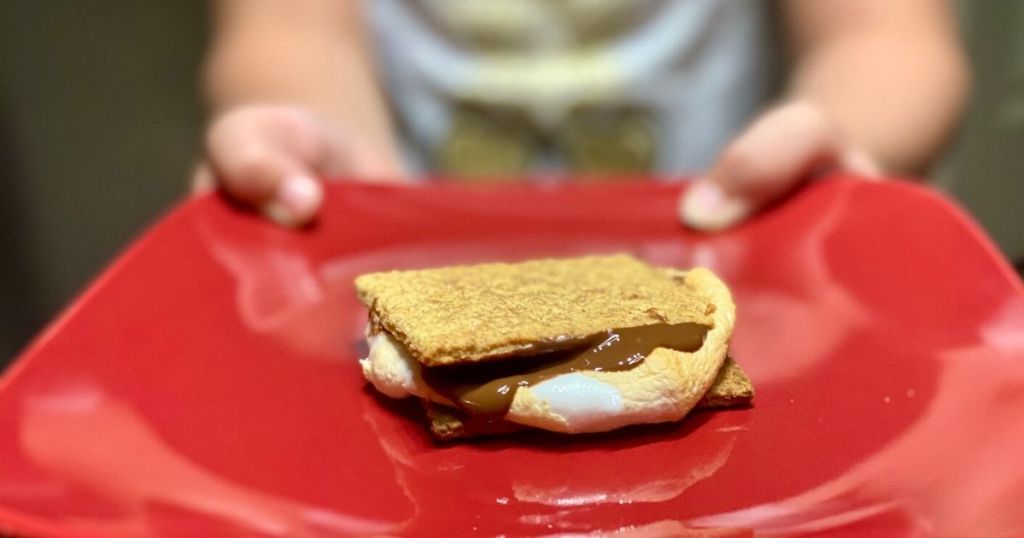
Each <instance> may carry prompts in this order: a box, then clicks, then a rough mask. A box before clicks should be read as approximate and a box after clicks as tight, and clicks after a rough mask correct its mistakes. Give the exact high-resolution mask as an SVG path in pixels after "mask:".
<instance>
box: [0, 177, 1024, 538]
mask: <svg viewBox="0 0 1024 538" xmlns="http://www.w3.org/2000/svg"><path fill="white" fill-rule="evenodd" d="M677 192H678V186H672V185H664V184H643V183H629V184H611V185H602V186H595V185H580V186H573V185H568V186H560V187H556V188H551V187H536V186H526V185H519V186H501V187H494V188H488V187H481V188H470V189H465V188H459V187H454V186H448V185H434V186H422V187H412V188H402V187H380V186H358V185H349V184H336V185H332V186H331V188H330V189H329V192H328V198H327V205H326V211H325V214H324V216H323V218H322V219H321V221H320V222H319V224H318V225H317V226H316V227H315V228H313V229H311V230H308V231H304V232H294V231H288V230H281V229H278V228H275V227H273V226H271V225H269V224H267V223H264V222H262V221H260V220H259V219H258V218H256V217H255V216H252V215H249V214H244V213H240V212H238V211H236V210H234V209H232V208H230V207H229V206H228V205H227V204H225V203H223V202H222V201H221V200H220V199H218V198H217V197H215V196H211V197H207V198H204V199H199V200H194V201H191V202H189V203H187V204H185V205H184V206H183V207H181V208H179V209H177V210H175V211H174V212H173V213H172V214H171V215H170V216H168V217H167V218H166V219H165V220H164V221H163V222H162V223H160V224H159V225H158V226H156V227H155V228H154V229H153V230H152V231H151V232H150V233H149V234H147V235H146V236H145V237H144V238H143V239H142V240H140V241H139V242H138V244H136V245H135V246H134V247H132V248H131V249H130V250H129V251H128V252H127V253H126V254H125V255H124V256H123V257H122V258H121V259H120V260H119V261H118V262H117V263H116V264H115V265H114V266H113V267H112V268H111V269H110V270H108V271H107V273H106V274H104V275H103V276H102V277H101V278H100V279H99V280H98V281H97V282H96V283H95V284H94V285H93V286H92V287H91V288H90V289H89V290H88V291H87V292H86V293H85V294H84V295H83V296H82V297H81V298H80V299H79V300H78V301H77V302H76V303H75V304H74V305H73V306H72V307H71V308H69V309H68V311H67V312H66V313H65V314H64V315H63V316H62V317H61V318H60V319H58V320H57V321H56V322H55V323H54V324H53V325H52V326H51V327H50V328H49V329H48V330H47V331H46V332H45V333H44V334H43V335H41V336H40V337H39V338H38V339H37V341H36V342H35V343H34V344H33V345H32V347H30V348H29V349H28V350H27V351H26V352H25V353H24V354H23V356H22V357H21V358H20V360H19V361H18V363H17V364H16V365H15V366H14V367H13V368H12V369H11V370H10V371H9V372H7V373H6V374H5V376H4V378H3V379H2V380H0V531H3V530H12V531H15V532H19V533H25V534H41V535H55V536H91V535H95V536H125V535H130V536H138V535H147V534H168V535H181V534H189V535H194V534H203V535H221V534H232V533H243V534H257V535H280V536H293V535H329V536H350V535H403V536H449V535H451V536H455V535H458V536H464V535H483V536H490V535H497V534H508V535H572V536H580V535H582V536H587V535H592V534H595V535H596V534H600V533H616V534H615V535H617V536H686V535H700V536H707V535H709V534H710V535H713V536H733V535H745V534H749V533H750V532H751V531H757V532H759V533H764V534H793V533H804V532H810V533H813V532H825V533H828V534H830V535H831V534H837V533H839V534H842V533H846V534H848V535H851V536H859V535H863V534H865V533H872V532H881V531H885V533H886V534H907V535H912V534H915V533H920V532H925V533H930V534H938V535H984V536H990V535H1008V534H1010V535H1012V534H1019V533H1021V532H1024V512H1021V511H1020V510H1019V509H1018V507H1019V506H1020V505H1021V502H1024V462H1022V461H1020V458H1016V457H1015V454H1016V452H1017V451H1018V448H1017V447H1019V446H1020V444H1021V443H1022V442H1024V292H1022V288H1021V285H1020V282H1019V281H1018V280H1016V277H1015V276H1014V275H1013V274H1012V272H1011V271H1010V270H1009V269H1008V268H1007V266H1006V265H1005V264H1004V263H1003V262H1002V261H1001V260H1000V259H999V258H998V256H997V255H996V254H995V253H994V251H993V249H992V247H991V246H990V244H989V243H988V241H987V240H986V239H985V238H984V237H983V236H981V235H980V234H979V233H978V231H977V229H976V227H975V226H974V225H973V224H971V223H970V222H969V221H968V220H967V219H965V218H964V217H963V216H962V215H961V214H960V213H959V212H958V210H956V209H955V208H953V207H952V206H951V205H950V204H949V203H948V202H946V201H945V200H943V199H941V198H939V197H937V196H936V195H934V194H931V193H929V192H926V191H923V190H921V189H919V188H916V187H912V186H906V185H883V184H867V183H860V182H857V181H854V180H848V179H847V180H842V179H837V180H833V181H827V182H822V183H818V184H815V185H812V186H811V187H809V188H807V189H805V190H804V191H803V192H801V193H800V194H799V195H798V196H797V197H796V198H795V199H794V200H793V201H792V203H790V204H787V205H786V206H784V207H780V208H778V209H776V210H774V211H772V212H770V213H769V214H766V215H764V216H763V217H762V218H761V219H759V220H758V221H756V222H754V223H751V224H749V225H746V226H744V227H742V228H740V229H738V230H735V231H733V232H730V233H727V234H723V235H718V236H713V237H709V236H700V235H696V234H692V233H689V232H686V231H684V230H681V229H680V228H679V227H678V226H677V225H676V224H675V222H674V217H673V215H674V211H675V209H674V208H675V196H676V194H677ZM623 251H625V252H631V253H633V254H636V255H638V256H640V257H643V258H645V259H647V260H648V261H650V262H652V263H655V264H659V265H672V266H678V267H689V266H693V265H706V266H710V267H711V268H713V269H714V270H715V271H716V272H717V273H718V274H720V275H722V276H723V278H724V279H725V280H726V281H727V282H729V284H730V285H731V287H732V289H733V291H734V293H735V296H736V302H737V304H738V305H739V323H738V326H737V332H736V335H735V340H734V344H733V350H734V352H735V355H736V356H737V358H738V359H739V360H740V361H741V363H742V364H743V367H744V369H745V370H747V371H748V373H749V374H750V375H751V377H752V378H753V380H754V383H755V385H756V386H757V388H758V398H757V400H756V403H755V406H754V407H753V408H751V409H743V410H731V411H725V412H716V413H697V414H694V415H692V416H690V417H688V418H687V419H686V420H685V421H683V422H682V423H681V424H673V425H664V426H657V427H641V428H630V429H627V430H625V431H622V432H615V433H612V434H603V435H592V436H581V437H574V438H567V437H560V436H556V435H551V434H545V433H527V434H519V435H515V436H510V437H507V438H499V439H491V440H485V441H480V442H475V443H469V444H462V445H456V446H449V447H438V446H436V445H434V444H432V443H431V441H430V440H429V438H428V436H427V434H426V433H425V432H424V430H423V428H422V425H421V424H420V423H419V411H418V410H417V409H415V406H414V405H412V404H411V403H410V402H395V401H391V400H387V399H385V398H381V397H378V396H376V395H374V394H373V393H372V391H368V390H365V388H364V384H363V381H362V378H361V375H360V373H359V370H358V367H357V365H356V362H355V361H356V358H357V357H358V355H359V353H360V352H361V349H360V345H359V341H360V340H361V336H362V335H361V333H362V329H363V326H364V324H365V316H366V312H365V310H364V309H363V308H362V307H361V306H360V305H359V303H358V302H357V301H356V299H355V297H354V295H353V292H352V288H351V281H352V278H353V277H354V276H355V275H357V274H360V273H363V272H367V271H372V270H381V269H400V268H414V267H424V266H436V265H448V264H452V263H472V262H483V261H493V260H510V261H511V260H523V259H527V258H535V257H542V256H574V255H579V254H587V253H610V252H623Z"/></svg>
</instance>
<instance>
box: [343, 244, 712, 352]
mask: <svg viewBox="0 0 1024 538" xmlns="http://www.w3.org/2000/svg"><path fill="white" fill-rule="evenodd" d="M683 280H684V279H683V278H680V277H678V276H676V277H675V278H674V277H673V276H672V275H670V274H668V273H666V272H665V271H662V270H659V269H656V268H653V267H651V266H649V265H647V264H646V263H644V262H642V261H640V260H637V259H635V258H633V257H630V256H625V255H619V256H595V257H585V258H574V259H563V260H535V261H529V262H523V263H517V264H505V263H495V264H484V265H476V266H460V267H446V268H439V269H427V270H420V271H393V272H387V273H373V274H368V275H363V276H360V277H359V278H357V279H356V289H357V291H358V293H359V297H360V299H361V300H362V301H363V303H364V304H365V305H366V306H367V307H368V308H369V309H370V311H371V313H370V316H371V320H372V322H371V323H372V324H373V325H374V326H375V327H382V328H384V329H385V330H387V331H388V332H389V333H391V334H392V335H393V336H394V337H395V339H397V340H398V341H399V342H401V343H402V344H404V345H405V346H406V348H408V350H409V352H410V354H411V355H412V356H413V357H414V358H416V359H417V360H418V361H419V362H421V363H423V364H425V365H428V366H436V365H444V364H453V363H458V362H467V361H480V360H487V359H493V358H498V357H505V356H510V355H528V354H529V352H530V349H531V348H533V347H535V346H537V344H538V343H545V342H550V341H551V339H552V338H555V337H563V338H566V339H567V340H569V341H573V340H578V339H582V338H585V337H587V336H591V335H593V334H596V333H598V332H600V331H603V330H607V329H609V328H616V327H635V326H642V325H650V324H654V323H682V322H696V323H702V324H705V325H708V326H711V325H712V324H713V322H712V316H711V315H710V314H711V312H710V311H709V308H708V306H709V301H708V297H706V296H705V295H704V294H701V293H695V290H694V287H693V286H687V285H685V284H684V282H683ZM729 332H731V327H730V331H729Z"/></svg>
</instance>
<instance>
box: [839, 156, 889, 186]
mask: <svg viewBox="0 0 1024 538" xmlns="http://www.w3.org/2000/svg"><path fill="white" fill-rule="evenodd" d="M842 164H843V167H844V168H846V169H847V170H849V171H850V172H853V173H855V174H858V175H860V176H861V177H863V178H864V179H869V180H880V179H882V178H883V177H884V172H883V171H882V167H881V166H879V165H878V162H876V161H875V160H874V159H872V158H871V156H870V155H868V154H867V152H865V151H862V150H859V149H851V150H849V151H847V152H846V154H845V155H844V156H843V163H842Z"/></svg>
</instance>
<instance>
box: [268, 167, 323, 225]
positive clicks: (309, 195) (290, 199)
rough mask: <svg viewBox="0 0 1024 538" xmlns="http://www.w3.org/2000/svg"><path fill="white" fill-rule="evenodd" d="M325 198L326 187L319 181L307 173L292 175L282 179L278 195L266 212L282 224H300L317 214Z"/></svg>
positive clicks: (269, 204)
mask: <svg viewBox="0 0 1024 538" xmlns="http://www.w3.org/2000/svg"><path fill="white" fill-rule="evenodd" d="M323 198H324V189H323V186H322V185H321V184H320V182H319V181H317V180H316V179H314V178H311V177H309V176H306V175H301V174H300V175H292V176H288V177H286V178H284V180H283V181H281V184H280V185H279V186H278V187H277V196H276V197H275V198H274V199H273V200H271V201H270V202H269V203H268V204H267V205H266V207H265V208H264V212H265V213H266V215H267V216H268V217H270V218H271V219H272V220H274V221H276V222H277V223H279V224H281V225H284V226H300V225H302V224H305V223H306V222H309V220H310V219H312V218H313V216H314V215H316V212H317V210H318V209H319V208H320V203H321V202H322V201H323Z"/></svg>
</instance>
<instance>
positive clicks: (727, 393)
mask: <svg viewBox="0 0 1024 538" xmlns="http://www.w3.org/2000/svg"><path fill="white" fill-rule="evenodd" d="M753 400H754V385H753V384H752V383H751V382H750V378H749V377H747V373H746V372H744V371H743V369H742V368H740V365H738V364H736V361H735V360H733V358H732V357H726V359H725V364H723V365H722V369H721V370H719V371H718V376H717V377H716V378H715V384H714V385H711V388H710V389H708V392H707V393H706V394H705V395H704V398H703V399H702V400H701V401H700V403H698V404H697V409H713V408H718V407H735V406H739V405H749V404H750V402H752V401H753Z"/></svg>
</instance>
